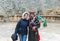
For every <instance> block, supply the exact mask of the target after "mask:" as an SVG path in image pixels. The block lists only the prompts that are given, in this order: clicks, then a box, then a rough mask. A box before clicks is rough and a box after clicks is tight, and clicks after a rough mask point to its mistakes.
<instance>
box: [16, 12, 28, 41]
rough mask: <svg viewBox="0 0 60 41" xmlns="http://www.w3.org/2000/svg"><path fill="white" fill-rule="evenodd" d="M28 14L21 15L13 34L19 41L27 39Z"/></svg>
mask: <svg viewBox="0 0 60 41" xmlns="http://www.w3.org/2000/svg"><path fill="white" fill-rule="evenodd" d="M28 20H29V13H27V12H24V13H23V14H22V18H21V19H20V21H19V22H18V23H17V26H16V29H15V33H17V34H18V35H19V39H20V41H26V38H27V32H28V29H27V28H28V24H29V21H28Z"/></svg>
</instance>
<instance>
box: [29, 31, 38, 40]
mask: <svg viewBox="0 0 60 41" xmlns="http://www.w3.org/2000/svg"><path fill="white" fill-rule="evenodd" d="M37 35H38V32H37V31H36V32H35V31H29V36H28V41H38V39H37Z"/></svg>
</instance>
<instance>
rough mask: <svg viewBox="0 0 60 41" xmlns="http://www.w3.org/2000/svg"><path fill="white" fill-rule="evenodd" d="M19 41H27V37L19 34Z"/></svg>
mask: <svg viewBox="0 0 60 41" xmlns="http://www.w3.org/2000/svg"><path fill="white" fill-rule="evenodd" d="M19 39H20V41H26V39H27V35H21V34H19Z"/></svg>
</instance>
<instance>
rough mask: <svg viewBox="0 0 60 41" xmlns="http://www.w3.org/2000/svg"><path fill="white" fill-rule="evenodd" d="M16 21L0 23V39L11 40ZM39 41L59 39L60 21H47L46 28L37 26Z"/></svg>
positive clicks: (58, 40)
mask: <svg viewBox="0 0 60 41" xmlns="http://www.w3.org/2000/svg"><path fill="white" fill-rule="evenodd" d="M15 26H16V23H13V22H11V23H0V41H12V40H11V38H10V37H11V34H12V33H13V32H14V29H15ZM39 33H40V36H41V41H60V23H48V28H43V27H42V26H41V28H39Z"/></svg>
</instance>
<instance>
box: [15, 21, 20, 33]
mask: <svg viewBox="0 0 60 41" xmlns="http://www.w3.org/2000/svg"><path fill="white" fill-rule="evenodd" d="M20 23H21V20H20V21H19V22H18V23H17V25H16V28H15V33H17V31H18V29H19V27H20Z"/></svg>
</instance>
